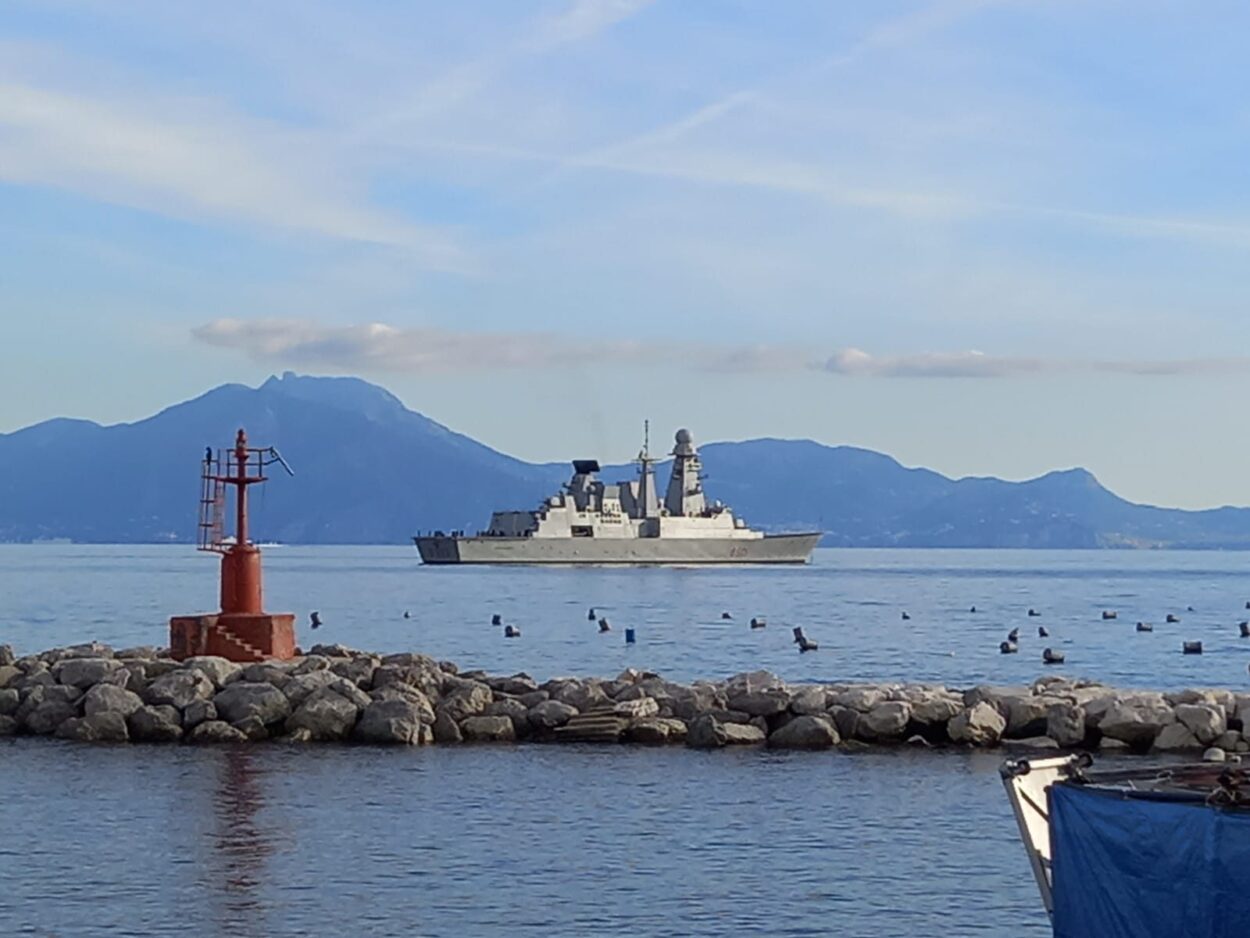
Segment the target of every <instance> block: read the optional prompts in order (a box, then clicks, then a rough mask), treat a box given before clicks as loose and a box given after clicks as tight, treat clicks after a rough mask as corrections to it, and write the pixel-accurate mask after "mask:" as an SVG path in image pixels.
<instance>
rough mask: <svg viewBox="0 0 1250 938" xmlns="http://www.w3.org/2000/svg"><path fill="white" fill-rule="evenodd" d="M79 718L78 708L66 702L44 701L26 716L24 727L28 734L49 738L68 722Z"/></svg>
mask: <svg viewBox="0 0 1250 938" xmlns="http://www.w3.org/2000/svg"><path fill="white" fill-rule="evenodd" d="M76 716H78V708H77V707H75V706H74V705H73V704H72V703H69V702H67V701H64V700H57V699H55V698H54V699H51V700H44V701H43V702H42V703H40V704H37V705H36V706H35V707H33V708H32V709H31V710H30V712H29V713H27V714H25V718H24V719H23V720H22V725H23V726H24V727H25V728H26V732H28V733H34V734H35V735H37V736H47V735H48V734H49V733H53V732H55V731H56V728H57V727H58V726H60V725H61V724H62V723H64V722H65V721H66V720H71V719H73V718H74V717H76Z"/></svg>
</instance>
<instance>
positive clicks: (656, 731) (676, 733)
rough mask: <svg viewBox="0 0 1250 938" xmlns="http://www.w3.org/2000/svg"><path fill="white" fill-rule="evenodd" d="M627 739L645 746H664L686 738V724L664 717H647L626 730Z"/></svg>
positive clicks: (633, 723)
mask: <svg viewBox="0 0 1250 938" xmlns="http://www.w3.org/2000/svg"><path fill="white" fill-rule="evenodd" d="M625 737H626V739H628V740H630V741H631V742H635V743H642V744H643V745H645V746H663V745H665V744H667V743H680V742H684V741H685V739H686V724H685V723H683V722H682V721H681V720H676V719H671V718H668V719H666V718H664V717H645V718H643V719H641V720H635V721H634V722H632V723H631V724H630V725H629V727H628V728H627V729H626V731H625Z"/></svg>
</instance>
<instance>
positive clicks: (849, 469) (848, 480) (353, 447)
mask: <svg viewBox="0 0 1250 938" xmlns="http://www.w3.org/2000/svg"><path fill="white" fill-rule="evenodd" d="M240 426H242V427H246V428H247V431H248V434H249V437H250V438H251V440H252V441H253V442H255V443H258V444H261V445H270V444H273V445H274V446H276V447H277V448H278V449H279V450H280V451H281V452H282V454H283V456H284V457H285V458H286V460H287V461H288V462H289V463H290V464H291V465H292V466H293V467H294V469H295V475H294V476H293V477H291V478H287V477H285V474H284V473H281V472H278V473H277V476H278V477H276V478H274V480H273V481H272V482H270V483H269V484H267V485H264V486H261V487H260V489H259V490H258V491H255V493H254V496H253V519H254V520H253V533H254V536H256V537H257V539H260V540H276V541H281V542H285V543H310V544H379V543H405V542H406V541H407V539H408V538H409V536H410V535H412V534H413V533H414V532H416V531H417V530H431V529H443V530H453V529H464V530H476V529H477V528H479V527H481V526H484V525H485V523H486V522H487V521H488V520H489V518H490V513H491V511H493V510H498V509H503V508H526V507H531V506H533V505H536V504H537V503H538V502H539V501H540V500H541V499H542V498H543V497H545V496H547V495H549V494H551V493H553V492H555V491H556V490H557V489H558V488H559V485H560V484H561V483H562V482H563V481H565V480H566V479H567V477H568V474H569V469H568V465H567V464H566V463H548V464H535V463H527V462H524V461H522V460H519V459H514V458H513V457H511V456H507V455H505V454H503V453H500V452H497V451H495V450H493V449H491V448H490V447H488V446H486V445H484V444H482V443H479V442H477V441H475V440H472V439H470V438H469V437H467V436H464V435H462V434H459V433H455V432H454V431H452V430H449V429H448V428H447V427H444V426H442V425H441V424H439V423H436V422H435V421H433V420H431V419H429V418H428V417H425V416H423V415H422V414H419V413H416V412H414V411H412V410H409V409H407V408H406V407H405V406H404V405H403V404H402V403H401V402H400V401H399V399H398V398H396V397H395V396H394V395H392V394H390V393H389V392H388V391H386V390H385V389H383V388H381V387H378V386H376V385H373V384H370V383H368V382H365V381H362V380H360V379H358V378H328V377H308V376H300V375H295V374H292V373H290V372H288V373H286V374H284V375H282V376H281V377H272V378H270V379H269V380H268V381H266V382H265V383H264V384H262V385H261V386H260V387H257V388H251V387H246V386H244V385H239V384H227V385H222V386H221V387H218V388H214V389H213V390H211V391H208V392H207V393H205V394H203V395H201V396H199V397H197V398H194V399H193V400H189V401H185V402H183V403H181V404H176V405H174V406H172V407H169V408H166V409H165V410H162V411H161V412H160V413H157V414H155V415H153V416H151V417H148V418H147V419H144V420H140V421H137V422H135V423H127V424H116V425H112V426H101V425H99V424H96V423H92V422H90V421H85V420H70V419H56V420H49V421H46V422H43V423H39V424H36V425H34V426H30V427H27V428H25V429H22V430H18V431H15V432H13V433H8V434H0V541H35V540H43V539H53V538H66V539H70V540H73V541H80V542H96V543H139V542H171V541H173V542H189V541H193V540H194V538H195V525H196V505H197V500H198V498H199V474H200V468H201V463H200V460H201V458H202V456H203V453H204V448H205V446H207V445H211V446H214V447H217V446H225V445H228V444H229V443H230V442H231V441H232V440H233V439H234V434H235V432H236V430H237V429H238V428H239V427H240ZM700 452H701V455H702V457H703V463H704V467H705V469H706V472H707V476H708V480H707V489H708V494H709V496H710V497H712V498H716V499H719V500H721V501H723V502H725V503H726V504H728V505H730V506H732V507H733V508H734V510H735V512H736V513H737V514H738V515H739V516H741V517H744V518H746V519H747V520H748V522H749V523H751V524H753V525H755V526H757V527H761V528H764V529H765V530H820V531H823V532H825V537H824V540H823V541H822V543H823V544H824V545H825V546H845V547H989V548H994V547H1002V548H1009V547H1048V548H1096V547H1151V548H1163V547H1171V548H1180V547H1186V548H1226V549H1246V548H1250V509H1244V508H1219V509H1214V510H1210V511H1183V510H1179V509H1172V508H1157V507H1153V506H1149V505H1139V504H1134V503H1132V502H1129V501H1126V500H1125V499H1122V498H1120V497H1119V496H1117V495H1115V494H1114V493H1112V492H1110V491H1108V490H1107V489H1106V488H1104V487H1103V486H1102V485H1100V484H1099V482H1098V480H1097V479H1095V478H1094V476H1093V475H1091V474H1090V473H1089V472H1087V471H1085V470H1083V469H1069V470H1065V471H1061V472H1052V473H1048V474H1047V475H1044V476H1041V477H1040V478H1037V479H1031V480H1029V481H1025V482H1006V481H1003V480H1001V479H994V478H964V479H950V478H947V477H946V476H943V475H941V474H939V473H937V472H933V471H930V470H928V469H916V468H907V467H904V466H902V465H900V464H899V463H898V462H897V461H896V460H894V459H892V458H891V457H889V456H886V455H883V454H881V453H876V452H872V451H871V450H865V449H858V448H855V447H850V446H824V445H821V444H819V443H814V442H811V441H809V440H777V439H759V440H748V441H745V442H740V443H710V444H708V445H706V446H703V447H701V448H700ZM570 455H571V456H573V455H593V454H570ZM633 471H634V470H633V467H632V466H629V465H622V466H607V467H605V469H604V472H603V475H604V477H605V478H607V479H608V480H610V481H611V480H616V479H625V478H631V477H632V476H633ZM658 472H659V478H660V484H661V486H663V484H664V482H665V480H666V475H665V473H664V466H663V465H662V464H661V465H660V466H659V467H658Z"/></svg>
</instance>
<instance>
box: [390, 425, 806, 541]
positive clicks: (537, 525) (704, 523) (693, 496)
mask: <svg viewBox="0 0 1250 938" xmlns="http://www.w3.org/2000/svg"><path fill="white" fill-rule="evenodd" d="M670 455H671V456H672V457H673V471H672V475H671V476H670V477H669V480H668V489H667V490H666V492H665V495H664V500H663V502H661V501H660V500H659V496H658V492H657V490H656V486H655V460H654V459H652V458H651V456H650V454H649V453H648V448H647V444H646V443H644V444H643V448H642V452H640V453H639V454H638V459H637V462H638V478H637V479H635V480H632V481H627V482H621V483H614V484H609V483H605V482H603V481H601V480H599V479H598V478H596V475H595V474H596V473H597V472H599V471H600V469H599V463H598V462H597V461H595V460H593V459H578V460H574V462H573V478H572V479H571V480H570V481H569V482H567V483H565V485H564V490H563V491H562V492H560V493H558V494H556V495H552V496H551V497H549V498H547V499H544V501H543V502H542V504H540V505H539V506H538V508H537V509H535V510H533V511H497V512H495V513H494V514H493V515H492V516H491V519H490V527H488V528H487V529H486V530H485V531H480V532H478V533H477V534H475V535H465V534H463V533H460V532H453V533H450V534H446V533H443V532H441V531H437V532H435V533H433V534H429V535H417V536H416V537H414V538H413V541H414V542H415V543H416V545H417V550H418V551H420V553H421V560H422V561H423V562H425V563H427V564H454V563H470V564H501V563H517V564H635V565H636V564H664V565H686V564H732V563H748V564H755V563H789V564H801V563H806V562H807V561H808V560H809V559H810V557H811V554H812V550H813V549H814V548H815V546H816V542H817V541H818V540H819V539H820V532H818V531H814V532H803V533H799V534H765V533H764V532H762V531H757V530H755V529H753V528H751V527H749V526H748V525H747V524H746V522H745V521H743V520H742V519H741V518H737V517H735V516H734V513H733V512H732V511H731V510H730V509H729V508H728V507H727V506H725V505H722V504H721V503H720V502H716V501H714V502H711V503H709V502H708V501H707V499H706V498H705V497H704V494H703V481H702V478H701V472H702V464H701V463H700V462H699V452H698V450H697V449H696V448H695V445H694V441H693V438H692V437H691V436H690V431H689V430H678V431H677V435H676V445H675V446H674V447H673V451H672V453H671V454H670Z"/></svg>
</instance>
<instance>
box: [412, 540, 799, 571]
mask: <svg viewBox="0 0 1250 938" xmlns="http://www.w3.org/2000/svg"><path fill="white" fill-rule="evenodd" d="M819 540H820V534H819V532H816V533H806V534H769V535H765V536H764V537H760V538H714V537H692V538H677V537H638V538H599V539H596V538H592V537H569V538H563V537H455V536H451V535H429V536H421V537H414V538H413V541H414V542H415V543H416V545H417V550H418V551H419V552H420V553H421V560H422V561H423V562H425V563H427V564H508V563H512V564H592V565H609V564H619V565H625V566H631V565H663V566H685V565H694V564H737V563H747V564H753V563H779V564H801V563H806V562H807V561H808V560H809V559H810V558H811V555H812V551H813V550H814V549H815V547H816V542H817V541H819Z"/></svg>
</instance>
